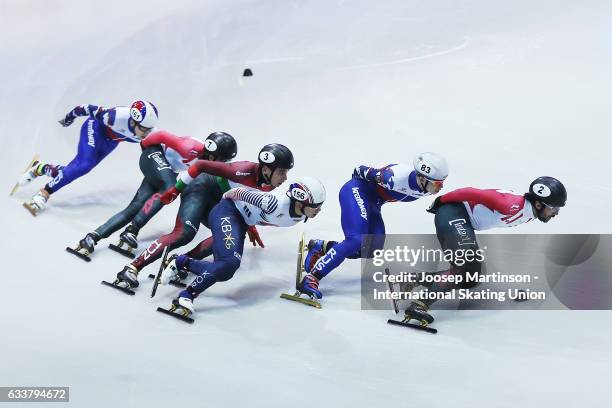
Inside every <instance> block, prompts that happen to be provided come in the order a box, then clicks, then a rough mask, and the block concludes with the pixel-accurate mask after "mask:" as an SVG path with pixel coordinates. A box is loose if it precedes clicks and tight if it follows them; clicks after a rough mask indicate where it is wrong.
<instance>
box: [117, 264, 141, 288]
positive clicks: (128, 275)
mask: <svg viewBox="0 0 612 408" xmlns="http://www.w3.org/2000/svg"><path fill="white" fill-rule="evenodd" d="M117 280H118V281H119V282H124V283H125V284H126V285H127V287H128V288H137V287H138V269H136V268H135V267H133V266H132V265H125V266H124V267H123V270H122V271H121V272H119V273H118V274H117Z"/></svg>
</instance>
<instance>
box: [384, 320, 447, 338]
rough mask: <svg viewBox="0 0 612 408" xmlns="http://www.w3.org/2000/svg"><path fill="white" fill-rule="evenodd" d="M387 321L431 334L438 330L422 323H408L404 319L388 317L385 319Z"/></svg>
mask: <svg viewBox="0 0 612 408" xmlns="http://www.w3.org/2000/svg"><path fill="white" fill-rule="evenodd" d="M387 323H389V324H392V325H395V326H403V327H409V328H411V329H417V330H422V331H426V332H427V333H432V334H436V333H437V332H438V330H437V329H434V328H433V327H429V326H426V325H422V324H416V323H408V322H406V321H399V320H393V319H389V320H387Z"/></svg>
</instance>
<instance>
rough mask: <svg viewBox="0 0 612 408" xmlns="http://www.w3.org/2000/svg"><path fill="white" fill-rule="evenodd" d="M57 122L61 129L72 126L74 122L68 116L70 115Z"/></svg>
mask: <svg viewBox="0 0 612 408" xmlns="http://www.w3.org/2000/svg"><path fill="white" fill-rule="evenodd" d="M58 122H59V124H60V125H62V126H63V127H68V126H70V125H72V122H74V118H73V117H72V116H70V115H66V117H65V118H64V119H60V120H58Z"/></svg>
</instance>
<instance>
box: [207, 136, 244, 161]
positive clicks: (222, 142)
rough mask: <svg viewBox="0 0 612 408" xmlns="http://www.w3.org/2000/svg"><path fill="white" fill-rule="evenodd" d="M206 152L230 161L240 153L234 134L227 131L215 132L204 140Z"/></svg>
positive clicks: (216, 158)
mask: <svg viewBox="0 0 612 408" xmlns="http://www.w3.org/2000/svg"><path fill="white" fill-rule="evenodd" d="M204 146H206V152H204V153H205V154H206V153H209V154H212V155H213V156H214V157H215V160H219V161H224V162H226V161H230V160H231V159H233V158H234V157H236V153H238V145H237V144H236V140H235V139H234V137H233V136H232V135H230V134H229V133H225V132H214V133H211V134H210V135H208V137H207V138H206V140H205V141H204Z"/></svg>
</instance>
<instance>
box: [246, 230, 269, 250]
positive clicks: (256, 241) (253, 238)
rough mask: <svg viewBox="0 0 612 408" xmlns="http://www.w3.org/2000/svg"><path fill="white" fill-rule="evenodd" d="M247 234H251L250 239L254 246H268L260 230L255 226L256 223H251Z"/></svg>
mask: <svg viewBox="0 0 612 408" xmlns="http://www.w3.org/2000/svg"><path fill="white" fill-rule="evenodd" d="M247 234H249V241H251V243H252V244H253V246H254V247H256V246H257V245H258V244H259V246H260V247H262V248H265V247H266V246H265V245H264V243H263V241H262V240H261V237H260V236H259V231H257V228H255V226H254V225H251V226H250V227H249V228H248V229H247Z"/></svg>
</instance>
